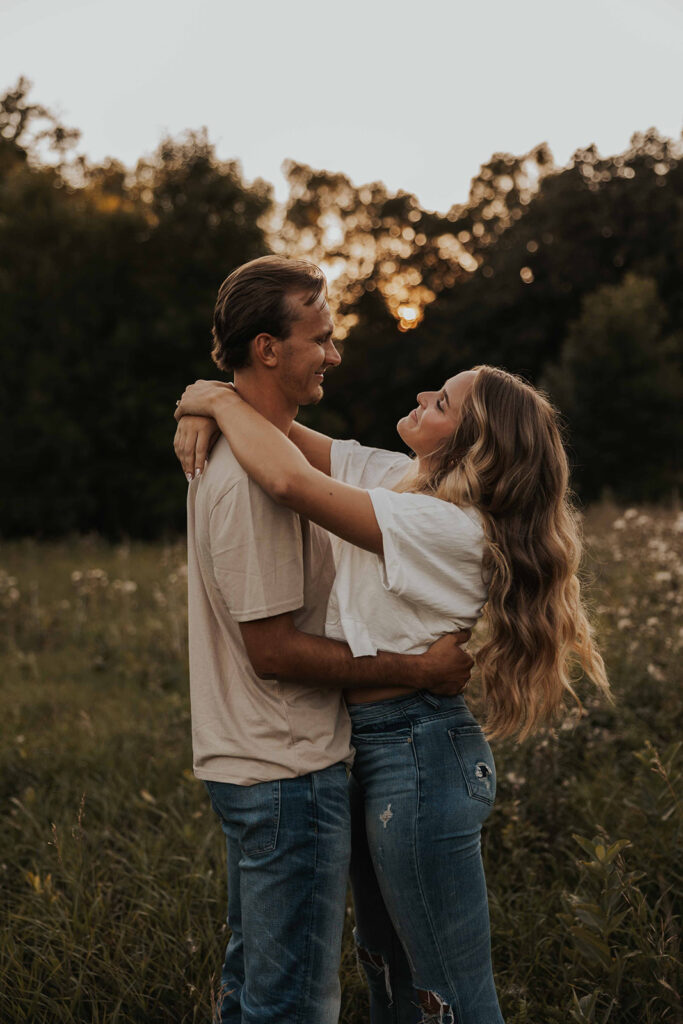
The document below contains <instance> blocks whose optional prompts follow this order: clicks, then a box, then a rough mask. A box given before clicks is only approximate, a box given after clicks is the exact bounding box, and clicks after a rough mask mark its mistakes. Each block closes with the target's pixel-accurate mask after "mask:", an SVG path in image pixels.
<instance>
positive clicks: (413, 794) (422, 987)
mask: <svg viewBox="0 0 683 1024" xmlns="http://www.w3.org/2000/svg"><path fill="white" fill-rule="evenodd" d="M349 712H350V715H351V721H352V723H353V738H352V743H353V745H354V747H355V748H356V759H355V762H354V766H353V772H352V777H351V780H350V794H351V817H352V830H353V832H352V834H353V840H352V855H351V882H352V887H353V897H354V905H355V912H356V924H357V929H356V941H357V944H358V956H359V960H360V962H361V964H362V966H363V969H364V970H365V973H366V975H367V978H368V984H369V987H370V1020H371V1024H416V1022H428V1021H430V1022H431V1021H438V1022H439V1024H503V1017H502V1015H501V1012H500V1008H499V1006H498V999H497V996H496V990H495V985H494V981H493V971H492V967H491V942H490V929H489V914H488V900H487V895H486V881H485V878H484V870H483V866H482V860H481V843H480V838H481V826H482V823H483V822H484V821H485V819H486V818H487V817H488V815H489V813H490V811H491V806H492V804H493V801H494V798H495V792H496V774H495V765H494V761H493V756H492V754H491V750H490V747H489V745H488V743H487V742H486V739H485V738H484V735H483V733H482V730H481V728H480V726H479V725H478V724H477V722H476V720H475V719H474V717H473V716H472V714H471V713H470V711H469V710H468V708H467V705H466V704H465V700H464V698H463V697H461V696H459V697H435V696H433V695H432V694H430V693H426V692H421V693H418V694H415V695H411V696H409V697H404V698H396V699H390V700H384V701H377V702H374V703H370V704H351V705H349Z"/></svg>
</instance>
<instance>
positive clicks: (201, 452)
mask: <svg viewBox="0 0 683 1024" xmlns="http://www.w3.org/2000/svg"><path fill="white" fill-rule="evenodd" d="M220 436H221V432H220V430H219V428H218V424H217V423H216V421H215V420H214V419H212V418H211V417H210V416H183V417H182V418H181V419H180V420H179V422H178V428H177V430H176V432H175V437H174V438H173V450H174V451H175V453H176V456H177V457H178V459H179V460H180V464H181V466H182V467H183V472H184V473H185V476H186V477H187V480H188V483H190V482H191V481H192V479H193V477H195V476H199V474H200V473H201V471H202V470H203V469H204V467H205V465H206V463H207V461H208V458H209V452H210V451H211V449H212V448H213V446H214V445H215V443H216V441H217V440H218V438H219V437H220Z"/></svg>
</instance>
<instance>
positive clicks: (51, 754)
mask: <svg viewBox="0 0 683 1024" xmlns="http://www.w3.org/2000/svg"><path fill="white" fill-rule="evenodd" d="M585 531H586V537H587V542H588V556H587V559H586V565H585V576H586V579H587V585H588V590H589V593H590V594H591V595H592V600H593V606H594V617H595V621H596V626H597V631H598V637H599V641H600V644H601V647H602V650H603V652H604V655H605V660H606V663H607V666H608V671H609V674H610V678H611V682H612V686H613V689H614V693H615V698H616V702H615V704H614V705H611V706H610V705H606V704H603V703H601V702H600V701H598V700H597V699H596V698H595V697H594V696H593V695H592V694H591V690H590V687H589V686H588V685H587V686H585V688H584V689H583V690H582V697H583V700H584V709H585V710H584V713H583V714H582V715H581V716H579V717H576V716H574V717H571V718H569V719H568V720H567V721H566V722H565V723H563V724H562V725H559V726H558V727H557V728H556V729H554V730H546V731H545V732H543V733H541V734H538V735H537V736H535V737H533V738H532V739H530V740H529V741H527V742H526V743H524V744H522V745H515V744H514V743H504V744H498V745H496V747H495V751H494V752H495V755H496V760H497V764H498V778H499V783H498V785H499V791H498V798H497V802H496V808H495V809H494V813H493V814H492V816H491V818H490V819H489V823H488V826H487V827H486V829H485V831H484V837H483V849H484V858H485V862H486V868H487V878H488V882H489V888H490V903H491V919H492V936H493V957H494V966H495V969H496V976H497V983H498V988H499V992H500V996H501V1004H502V1008H503V1012H504V1015H505V1018H506V1021H507V1022H508V1024H566V1022H568V1021H569V1022H575V1024H589V1022H590V1024H678V1022H680V1021H681V1019H683V1015H682V1012H681V1005H680V999H679V996H678V993H677V986H676V979H677V977H680V895H681V867H680V865H681V849H680V848H681V842H680V839H681V824H680V821H681V817H680V803H679V799H680V798H679V794H680V790H681V772H682V768H681V742H680V735H681V710H682V708H683V695H682V694H681V688H680V663H681V648H682V646H683V615H682V613H681V606H682V604H683V587H682V586H681V583H682V581H683V551H682V548H683V516H682V515H681V514H680V513H677V512H676V511H671V510H665V509H627V510H618V509H615V508H614V507H611V506H608V505H602V506H599V507H596V508H595V509H593V510H592V511H591V512H590V514H589V515H588V516H587V519H586V523H585ZM0 561H1V563H2V564H1V565H0V653H1V656H2V661H3V665H2V678H3V688H2V693H1V695H0V813H1V814H2V829H1V830H0V1021H2V1024H19V1022H26V1021H30V1022H31V1024H67V1022H68V1024H73V1022H76V1024H81V1022H83V1024H85V1022H88V1024H114V1022H116V1024H137V1022H142V1021H144V1022H146V1024H171V1022H173V1024H179V1022H183V1024H185V1022H188V1024H189V1022H195V1021H197V1022H198V1021H206V1020H208V1019H210V1013H211V1005H212V999H214V998H215V992H216V974H217V972H218V967H219V963H220V960H221V958H222V948H223V946H224V944H225V942H226V938H227V932H226V926H225V924H224V923H223V921H224V917H225V864H224V856H225V854H224V847H223V842H222V840H221V835H220V829H219V828H218V827H217V824H216V823H215V821H214V819H213V815H212V812H211V809H210V806H209V802H208V799H207V797H206V794H205V792H204V788H203V786H202V785H201V783H198V782H197V781H196V780H195V779H194V776H193V775H192V771H191V752H190V734H189V728H190V721H189V702H188V691H187V646H186V643H187V641H186V630H187V618H186V598H185V588H186V574H187V569H186V562H185V548H184V544H183V543H181V542H177V543H166V544H137V543H135V544H133V543H131V544H121V545H108V544H105V543H104V542H103V541H101V540H99V539H98V538H96V537H86V538H80V539H75V540H71V541H66V542H61V543H52V544H38V543H34V542H29V541H23V542H16V543H12V544H5V545H4V548H3V551H2V556H1V558H0ZM472 688H473V689H475V688H476V681H475V682H473V684H472ZM352 923H353V921H352V913H351V909H350V908H349V909H348V913H347V929H346V934H345V943H344V953H343V959H342V965H341V976H342V987H343V1004H342V1017H341V1020H342V1021H343V1022H344V1024H361V1022H365V1021H366V1020H367V1015H368V1011H367V997H366V994H365V991H364V985H363V982H362V980H361V978H360V976H359V974H358V972H357V970H356V966H355V954H354V950H353V943H352V938H351V928H352Z"/></svg>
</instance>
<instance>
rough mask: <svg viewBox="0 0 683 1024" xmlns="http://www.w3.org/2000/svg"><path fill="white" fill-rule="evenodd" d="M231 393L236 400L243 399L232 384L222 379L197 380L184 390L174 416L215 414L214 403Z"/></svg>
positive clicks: (177, 418) (178, 417) (177, 417)
mask: <svg viewBox="0 0 683 1024" xmlns="http://www.w3.org/2000/svg"><path fill="white" fill-rule="evenodd" d="M231 395H232V396H233V398H234V400H235V401H237V402H239V401H241V399H240V398H239V396H238V394H237V392H236V391H235V388H234V387H233V385H232V384H228V383H226V382H225V381H222V380H197V381H195V382H194V384H190V386H189V387H187V388H185V390H184V391H183V394H182V398H181V399H180V401H179V402H177V403H176V410H175V413H174V416H175V418H176V420H179V419H180V417H181V416H213V414H214V403H215V402H216V401H217V400H219V399H226V398H229V397H230V396H231Z"/></svg>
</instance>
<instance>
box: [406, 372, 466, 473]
mask: <svg viewBox="0 0 683 1024" xmlns="http://www.w3.org/2000/svg"><path fill="white" fill-rule="evenodd" d="M476 376H477V375H476V373H475V372H474V370H463V372H462V373H457V374H456V375H455V377H450V378H449V379H448V380H447V381H446V383H445V384H444V386H443V387H442V388H441V390H440V391H421V392H420V393H419V395H418V396H417V408H416V409H413V411H412V412H410V413H408V415H407V416H403V417H402V418H401V419H400V420H399V421H398V423H397V424H396V429H397V431H398V434H399V437H400V438H401V440H402V441H404V442H405V443H406V444H407V445H408V447H409V448H411V449H412V450H413V451H414V452H415V454H416V455H417V457H418V458H420V459H424V458H428V457H429V456H430V455H433V454H434V453H435V452H436V451H438V450H439V448H440V447H441V445H442V443H443V442H444V441H445V440H446V439H447V438H449V437H450V436H451V434H453V432H454V431H455V429H456V428H457V426H458V424H459V423H460V418H461V417H460V410H461V408H462V403H463V402H464V400H465V398H466V397H467V395H468V394H469V393H470V391H471V389H472V385H473V384H474V379H475V377H476Z"/></svg>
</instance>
